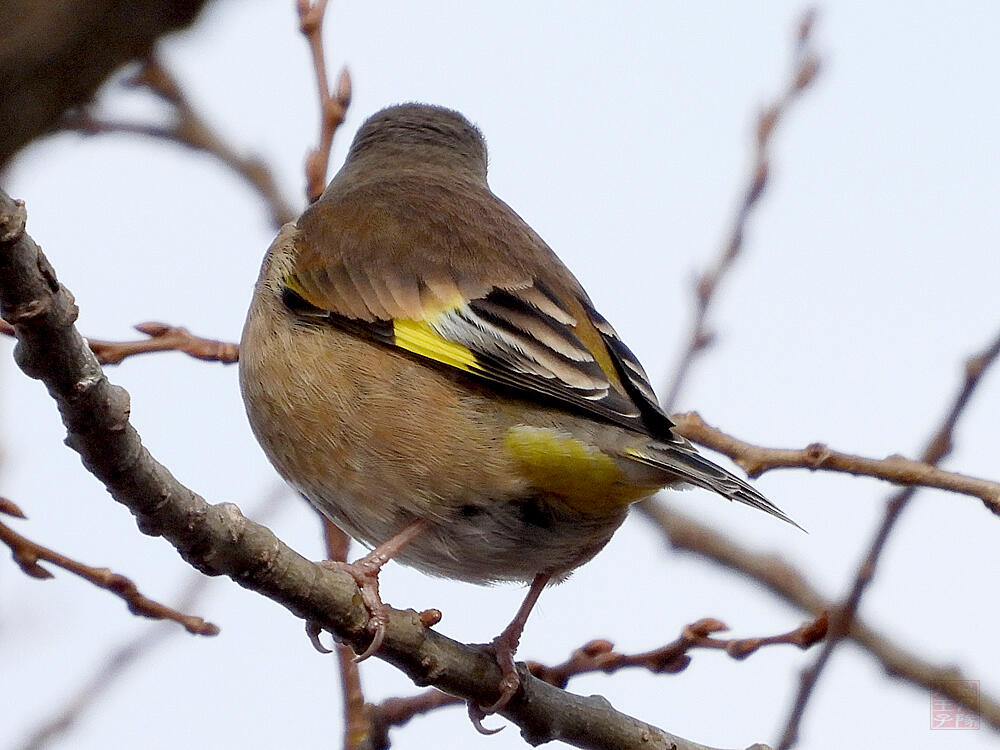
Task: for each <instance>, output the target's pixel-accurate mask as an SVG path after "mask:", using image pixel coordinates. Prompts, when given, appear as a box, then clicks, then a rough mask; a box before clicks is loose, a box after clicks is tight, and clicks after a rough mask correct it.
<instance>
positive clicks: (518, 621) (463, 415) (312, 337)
mask: <svg viewBox="0 0 1000 750" xmlns="http://www.w3.org/2000/svg"><path fill="white" fill-rule="evenodd" d="M240 384H241V387H242V390H243V397H244V400H245V401H246V407H247V413H248V414H249V417H250V424H251V426H252V427H253V431H254V433H255V434H256V436H257V439H258V440H259V441H260V443H261V445H262V446H263V448H264V451H265V452H266V453H267V455H268V457H269V458H270V460H271V462H272V463H273V464H274V465H275V467H276V468H277V470H278V471H279V473H281V475H282V476H283V477H284V478H285V479H286V480H288V481H289V482H290V483H291V484H292V485H294V486H295V487H296V488H297V489H298V490H299V491H300V492H301V493H302V494H303V495H305V496H306V497H307V498H308V499H309V500H310V501H311V502H312V503H313V504H314V505H315V506H316V507H317V508H319V510H321V511H322V512H323V513H324V514H326V515H327V516H328V517H329V518H330V519H331V520H332V521H333V522H334V523H336V524H337V525H338V526H340V527H341V528H342V529H344V530H345V531H346V532H348V533H349V534H350V535H351V536H353V537H354V538H356V539H358V540H360V541H361V542H363V543H365V544H367V545H371V546H375V550H374V551H373V552H372V553H370V554H369V555H367V556H366V557H364V558H362V559H361V560H359V561H358V562H357V563H354V564H353V565H352V566H348V568H349V570H350V571H351V572H352V573H353V574H354V575H355V578H356V580H357V581H358V583H359V585H360V587H361V590H362V593H363V596H364V599H365V602H366V604H367V605H368V608H369V610H370V611H371V614H372V618H371V627H372V629H373V631H374V632H373V638H372V643H371V646H370V648H369V649H368V651H367V652H366V653H365V654H364V655H363V656H366V655H368V654H370V653H373V652H374V651H375V650H377V649H378V648H379V646H380V644H381V641H382V637H383V635H384V631H385V622H386V620H385V609H384V605H383V604H382V602H381V600H380V598H379V596H378V571H379V569H380V568H381V566H382V565H383V564H384V563H385V562H386V561H387V560H388V559H389V558H390V557H392V558H395V559H397V560H399V561H401V562H403V563H406V564H409V565H412V566H414V567H416V568H418V569H420V570H423V571H425V572H427V573H430V574H433V575H440V576H444V577H447V578H456V579H460V580H463V581H471V582H473V583H490V582H494V581H531V587H530V589H529V592H528V595H527V597H526V599H525V602H524V604H523V605H522V607H521V609H520V611H519V612H518V614H517V616H516V617H515V618H514V620H513V622H511V623H510V625H509V626H508V627H507V628H506V629H505V630H504V632H503V633H502V634H501V635H500V636H499V637H498V638H496V639H495V640H494V641H493V644H492V647H493V650H494V652H495V654H496V657H497V660H498V663H499V664H500V666H501V668H502V670H503V674H504V683H503V685H502V686H501V698H500V700H499V701H498V703H497V704H496V705H495V706H492V707H490V709H486V710H495V709H497V708H499V707H500V706H502V705H503V704H505V703H506V702H507V701H508V700H509V699H510V697H511V696H512V695H513V694H514V693H515V692H516V690H517V688H518V677H517V673H516V671H515V669H514V660H513V653H514V650H515V649H516V647H517V643H518V640H519V638H520V634H521V631H522V630H523V627H524V622H525V620H526V618H527V616H528V613H529V612H530V610H531V607H532V605H533V604H534V602H535V600H536V599H537V598H538V595H539V594H540V593H541V591H542V589H543V588H544V587H545V585H546V584H548V583H550V582H553V581H560V580H562V579H563V578H565V577H566V576H567V575H568V574H569V573H570V572H571V571H572V570H573V569H574V568H576V567H578V566H580V565H582V564H583V563H585V562H587V561H588V560H590V559H591V558H592V557H593V556H594V555H595V554H597V552H598V551H599V550H600V549H601V548H602V547H603V546H604V545H605V544H606V543H607V542H608V540H609V539H610V538H611V535H612V534H613V533H614V531H615V530H616V529H617V528H618V526H619V525H620V524H621V523H622V521H623V520H624V518H625V514H626V511H627V509H628V507H629V505H630V503H632V502H635V501H636V500H640V499H642V498H644V497H647V496H649V495H651V494H653V493H654V492H656V491H657V490H659V489H661V488H663V487H672V486H678V485H684V484H691V485H695V486H698V487H703V488H705V489H708V490H711V491H713V492H716V493H718V494H720V495H722V496H723V497H726V498H729V499H730V500H738V501H740V502H742V503H746V504H747V505H752V506H754V507H755V508H760V509H762V510H765V511H767V512H769V513H771V514H773V515H775V516H777V517H778V518H781V519H783V520H786V521H788V520H789V519H788V518H787V517H786V516H785V515H784V514H783V513H782V512H781V511H780V510H779V509H778V508H776V507H775V506H774V505H772V504H771V503H770V502H769V501H768V500H767V499H765V498H764V497H763V496H762V495H761V494H760V493H759V492H758V491H757V490H755V489H754V488H753V487H751V486H750V485H749V484H747V483H746V482H744V481H743V480H741V479H739V478H737V477H735V476H733V475H732V474H730V473H729V472H727V471H726V470H725V469H722V468H720V467H718V466H716V465H715V464H713V463H712V462H711V461H708V460H706V459H705V458H702V457H701V456H699V455H698V453H697V452H696V451H695V449H694V448H693V447H692V446H691V444H690V443H688V442H687V441H686V440H684V439H683V438H681V437H679V436H678V435H676V434H674V432H673V431H672V429H671V428H672V426H673V425H672V423H671V421H670V420H669V419H668V418H667V416H666V414H664V413H663V411H662V410H661V409H660V407H659V405H658V404H657V401H656V396H655V395H654V393H653V389H652V387H651V386H650V384H649V379H648V378H647V377H646V373H645V372H644V371H643V369H642V366H641V365H640V364H639V362H638V360H637V359H636V358H635V356H633V354H632V352H631V351H629V349H628V348H627V347H626V346H625V344H624V343H622V341H621V340H620V339H619V338H618V335H617V334H616V333H615V331H614V329H613V328H612V327H611V325H610V324H609V323H608V321H606V320H605V319H604V318H603V317H601V315H600V314H599V313H598V312H597V310H596V309H595V308H594V305H593V303H592V302H591V301H590V298H589V297H588V296H587V293H586V292H585V291H584V290H583V288H582V287H581V286H580V284H579V282H577V280H576V279H575V278H574V277H573V275H572V274H571V273H570V272H569V270H568V269H567V268H566V267H565V266H564V265H563V264H562V262H560V260H559V258H557V257H556V255H555V254H554V253H553V252H552V250H551V249H549V247H548V245H546V244H545V242H543V241H542V239H541V238H540V237H539V236H538V235H537V234H535V232H534V231H532V229H531V227H529V226H528V225H527V224H526V223H525V222H524V221H523V220H522V219H521V218H520V217H519V216H518V215H517V214H516V213H515V212H514V211H513V210H512V209H511V208H510V207H509V206H507V204H506V203H504V202H503V201H501V200H500V199H499V198H497V197H496V196H495V195H494V194H493V193H492V192H491V191H490V188H489V186H488V185H487V183H486V144H485V143H484V141H483V137H482V135H481V134H480V132H479V131H478V130H477V129H476V128H475V127H474V126H473V125H472V124H471V123H469V121H468V120H466V119H465V118H464V117H463V116H462V115H460V114H459V113H457V112H454V111H451V110H448V109H444V108H441V107H433V106H428V105H423V104H404V105H400V106H396V107H390V108H388V109H385V110H383V111H381V112H379V113H377V114H375V115H374V116H372V117H371V118H370V119H369V120H368V121H367V122H365V124H364V125H363V126H362V127H361V130H360V131H359V132H358V134H357V136H356V137H355V139H354V142H353V144H352V145H351V148H350V152H349V153H348V156H347V161H346V162H345V164H344V166H343V168H342V169H341V170H340V172H339V173H338V174H337V175H336V177H334V179H333V181H332V182H331V183H330V185H329V186H328V187H327V189H326V191H325V192H324V193H323V196H322V197H321V198H320V199H319V200H318V201H317V202H316V203H315V204H314V205H312V206H311V207H310V208H309V209H308V210H307V211H306V212H305V213H304V214H303V215H302V217H301V218H300V219H299V220H298V221H297V222H296V223H294V224H288V225H286V226H285V227H284V228H283V229H282V230H281V232H280V234H279V235H278V237H277V239H276V240H275V241H274V243H273V245H272V246H271V248H270V249H269V250H268V252H267V256H266V257H265V258H264V264H263V268H262V269H261V273H260V278H259V280H258V282H257V286H256V289H255V292H254V297H253V302H252V304H251V307H250V313H249V316H248V318H247V322H246V326H245V328H244V331H243V341H242V344H241V348H240Z"/></svg>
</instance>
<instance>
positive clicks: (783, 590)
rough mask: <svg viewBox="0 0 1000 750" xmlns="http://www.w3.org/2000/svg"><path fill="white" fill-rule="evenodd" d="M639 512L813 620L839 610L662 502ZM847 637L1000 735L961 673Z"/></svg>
mask: <svg viewBox="0 0 1000 750" xmlns="http://www.w3.org/2000/svg"><path fill="white" fill-rule="evenodd" d="M639 509H640V511H641V512H642V514H643V515H644V516H646V517H647V518H648V519H649V520H650V521H652V522H653V524H654V525H655V526H656V528H657V529H659V530H660V531H661V532H662V533H663V534H664V536H665V537H666V541H667V543H668V544H669V545H670V546H671V547H672V548H673V549H675V550H678V551H682V552H690V553H692V554H695V555H698V556H699V557H701V558H703V559H705V560H709V561H711V562H713V563H715V564H717V565H720V566H722V567H723V568H726V569H728V570H731V571H732V572H734V573H737V574H739V575H741V576H743V577H745V578H747V579H749V580H751V581H753V582H754V583H756V584H758V585H760V586H762V587H764V588H766V589H767V590H769V591H770V592H771V593H772V594H774V595H775V596H777V597H779V598H781V599H782V600H783V601H786V602H788V603H789V604H791V605H793V606H796V607H798V608H799V609H801V610H803V611H805V612H808V613H810V614H812V615H818V614H820V613H822V612H828V611H831V610H833V609H835V607H836V604H835V603H834V602H830V601H827V600H826V599H825V598H824V597H823V596H822V595H821V594H820V593H819V591H818V589H817V588H816V586H815V585H813V584H812V583H810V582H809V581H808V580H807V579H806V577H805V575H803V573H802V572H801V571H800V570H798V569H797V568H795V567H793V566H792V565H790V564H789V563H787V562H785V561H784V560H782V559H780V558H779V557H777V556H775V555H772V554H762V553H758V552H751V551H750V550H748V549H746V548H745V547H743V546H741V545H739V544H737V543H736V542H735V541H733V540H732V539H730V538H729V537H727V536H725V535H723V534H720V533H719V532H718V531H715V530H714V529H711V528H709V527H708V526H705V525H704V524H702V523H700V522H698V521H696V520H694V519H693V518H689V517H687V516H685V515H683V514H682V513H679V512H678V511H676V510H672V509H670V508H668V507H667V506H666V505H665V504H664V503H662V502H658V501H647V502H645V503H642V505H640V506H639ZM847 637H848V638H850V639H851V640H852V641H854V642H855V643H856V644H858V645H859V646H860V647H861V648H863V649H864V650H865V651H867V652H868V653H869V654H871V655H872V657H873V658H874V659H876V660H877V661H878V662H879V663H880V664H881V665H882V667H883V669H885V671H886V672H887V673H888V674H889V675H891V676H893V677H896V678H898V679H901V680H905V681H907V682H909V683H911V684H913V685H916V686H918V687H921V688H924V689H926V690H930V691H934V692H937V693H940V694H942V695H944V696H945V697H946V698H948V699H949V700H951V701H952V702H953V703H955V704H956V705H959V706H962V707H963V708H965V709H967V710H969V711H972V712H979V713H980V715H981V716H982V717H983V718H984V719H985V720H986V721H987V722H989V723H990V724H991V725H992V726H993V727H994V728H996V729H998V730H1000V700H997V699H995V698H992V697H990V696H988V695H981V696H980V695H973V694H972V693H971V692H970V691H969V690H967V689H966V688H965V687H964V686H963V683H962V680H963V679H964V678H963V675H962V673H961V672H960V671H959V670H957V669H956V668H954V667H951V666H941V665H937V664H932V663H930V662H928V661H925V660H924V659H922V658H921V657H920V656H918V655H917V654H914V653H913V652H911V651H907V650H906V649H904V648H902V647H901V646H899V645H897V644H896V643H894V642H893V641H892V639H891V638H890V637H889V636H888V635H886V634H884V633H882V632H879V631H878V630H876V629H875V628H872V627H870V626H869V625H867V624H865V623H864V622H862V621H861V620H859V619H857V618H855V619H854V621H853V622H852V623H851V625H850V628H849V629H848V634H847Z"/></svg>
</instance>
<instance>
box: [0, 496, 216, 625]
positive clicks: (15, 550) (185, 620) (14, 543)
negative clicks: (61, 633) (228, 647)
mask: <svg viewBox="0 0 1000 750" xmlns="http://www.w3.org/2000/svg"><path fill="white" fill-rule="evenodd" d="M15 508H16V506H15ZM17 510H18V512H20V509H19V508H17ZM22 517H23V514H22ZM0 542H3V543H4V544H6V545H7V546H8V547H9V548H10V552H11V555H12V556H13V558H14V562H16V563H17V564H18V566H19V567H20V568H21V570H22V571H23V572H24V574H25V575H27V576H31V577H32V578H39V579H43V580H44V579H46V578H52V573H51V572H49V570H48V569H47V568H45V567H44V566H43V565H40V564H39V562H40V561H41V562H47V563H51V564H52V565H55V566H57V567H60V568H62V569H63V570H65V571H68V572H70V573H73V574H74V575H77V576H79V577H80V578H83V579H84V580H85V581H90V582H91V583H92V584H94V585H95V586H97V587H98V588H102V589H106V590H108V591H110V592H111V593H112V594H114V595H115V596H117V597H118V598H120V599H121V600H122V601H124V602H125V604H126V605H127V606H128V609H129V612H131V613H132V614H134V615H139V616H140V617H148V618H150V619H153V620H172V621H174V622H176V623H179V624H181V625H183V626H184V629H185V630H187V631H188V632H189V633H193V634H195V635H218V633H219V628H218V627H217V626H215V625H213V624H212V623H210V622H205V621H204V620H203V619H201V618H200V617H195V616H194V615H186V614H184V613H183V612H178V611H177V610H176V609H171V608H170V607H167V606H166V605H164V604H160V603H159V602H155V601H153V600H152V599H148V598H146V597H145V596H143V595H142V593H140V591H139V588H138V587H137V586H136V585H135V583H134V582H133V581H132V580H131V579H129V578H126V577H125V576H123V575H121V574H119V573H113V572H111V571H110V570H108V569H107V568H93V567H91V566H89V565H84V564H83V563H81V562H77V561H76V560H73V559H72V558H69V557H66V555H63V554H60V553H59V552H56V551H55V550H52V549H49V548H48V547H43V546H42V545H41V544H38V543H37V542H33V541H31V540H30V539H28V538H27V537H24V536H22V535H21V534H18V533H17V532H16V531H14V529H12V528H10V526H8V525H7V524H5V523H3V522H2V521H0Z"/></svg>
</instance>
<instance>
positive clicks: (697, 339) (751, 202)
mask: <svg viewBox="0 0 1000 750" xmlns="http://www.w3.org/2000/svg"><path fill="white" fill-rule="evenodd" d="M815 20H816V11H815V10H814V9H810V10H807V11H806V12H805V13H804V14H803V16H802V19H801V20H800V21H799V25H798V33H797V36H796V43H795V50H794V56H795V57H794V64H795V67H794V69H793V71H792V75H791V77H790V79H789V81H788V84H787V86H786V88H785V91H784V92H783V93H782V94H781V96H779V97H778V99H777V100H776V101H774V102H773V103H772V104H771V105H770V106H769V107H767V108H766V109H765V110H764V111H763V112H762V113H761V114H760V115H759V117H758V118H757V130H756V138H755V140H754V156H753V167H752V168H751V170H750V178H749V180H748V183H747V186H746V188H745V189H744V193H743V201H742V203H741V204H740V207H739V209H738V210H737V212H736V217H735V219H734V220H733V224H732V228H731V229H730V231H729V238H728V239H727V240H726V244H725V246H724V247H723V249H722V253H721V254H720V256H719V257H718V259H717V260H716V261H715V265H714V266H713V267H712V268H710V269H708V270H707V271H705V272H704V273H703V274H702V275H701V277H700V278H698V280H697V282H696V283H695V313H694V320H693V321H692V324H691V333H690V335H689V336H688V341H687V344H686V345H685V348H684V351H683V352H682V353H681V356H680V358H679V360H678V362H677V367H676V368H675V370H674V377H673V380H672V381H671V382H670V385H669V386H668V387H667V390H666V394H667V395H666V397H665V398H664V399H663V407H664V409H665V410H666V411H667V413H669V412H670V411H671V410H673V409H674V407H675V405H676V401H677V397H678V395H679V394H680V390H681V387H682V386H683V384H684V380H685V379H686V377H687V374H688V370H690V368H691V365H692V364H694V361H695V359H697V357H698V356H699V355H700V354H702V353H703V352H704V351H705V349H706V348H708V346H709V345H710V344H711V343H712V341H713V338H714V337H713V334H712V333H711V332H710V331H709V330H708V327H707V325H706V322H705V321H706V318H707V316H708V310H709V307H710V306H711V304H712V301H713V300H714V298H715V293H716V290H717V289H718V287H719V284H720V283H721V282H722V279H723V278H724V277H725V275H726V273H727V272H728V271H729V270H730V268H732V266H733V263H734V262H735V261H736V259H737V258H738V257H739V255H740V253H741V252H742V251H743V236H744V233H745V232H746V227H747V222H748V220H749V218H750V215H751V214H752V213H753V210H754V208H756V206H757V205H758V203H759V202H760V198H761V196H762V195H763V194H764V189H765V188H766V187H767V180H768V175H769V173H770V170H771V166H770V158H771V157H770V153H769V149H770V146H771V137H772V136H773V134H774V131H775V129H776V128H777V126H778V124H779V123H780V122H781V120H782V118H783V117H785V116H786V114H787V111H788V108H789V107H790V106H791V104H792V103H793V102H794V101H795V100H796V99H797V98H798V96H799V95H800V94H801V93H802V92H803V91H804V90H805V89H806V88H807V87H808V86H809V85H810V84H811V83H812V82H813V80H815V78H816V74H817V73H818V72H819V58H818V57H817V56H816V53H815V52H813V51H812V49H811V48H810V44H811V42H812V29H813V25H814V23H815Z"/></svg>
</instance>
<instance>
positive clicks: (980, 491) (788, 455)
mask: <svg viewBox="0 0 1000 750" xmlns="http://www.w3.org/2000/svg"><path fill="white" fill-rule="evenodd" d="M672 419H673V420H674V421H675V422H676V423H677V432H679V433H680V434H681V435H683V436H684V437H686V438H687V439H688V440H691V441H692V442H695V443H698V444H699V445H704V446H705V447H706V448H711V449H712V450H714V451H718V452H719V453H722V454H725V455H727V456H729V457H730V458H731V459H733V460H734V461H735V462H736V463H738V464H739V465H740V467H742V468H743V470H744V471H746V473H747V474H749V475H750V476H751V477H757V476H760V475H761V474H763V473H764V472H765V471H770V470H771V469H791V468H794V469H811V470H814V471H815V470H821V471H836V472H843V473H846V474H854V475H855V476H867V477H876V478H878V479H884V480H886V481H887V482H894V483H895V484H903V485H917V486H920V487H933V488H936V489H939V490H948V491H949V492H959V493H961V494H963V495H971V496H973V497H978V498H979V499H980V500H982V501H983V504H984V505H985V506H986V507H987V508H988V509H989V510H990V511H992V512H993V513H996V514H998V515H1000V484H998V483H997V482H991V481H989V480H988V479H977V478H976V477H970V476H966V475H964V474H956V473H954V472H950V471H944V470H942V469H939V468H937V467H936V466H934V465H932V464H929V463H926V462H924V461H913V460H911V459H908V458H903V457H902V456H898V455H897V456H889V457H888V458H882V459H878V458H865V457H863V456H854V455H851V454H850V453H840V452H838V451H835V450H832V449H831V448H829V447H827V446H826V445H824V444H823V443H812V444H811V445H807V446H806V447H805V448H762V447H760V446H758V445H753V444H751V443H745V442H743V441H742V440H739V439H737V438H734V437H733V436H732V435H727V434H726V433H724V432H722V431H721V430H718V429H716V428H715V427H712V426H711V425H709V424H707V423H706V422H705V421H704V420H703V419H702V418H701V416H699V414H698V413H697V412H693V411H691V412H687V413H685V414H677V415H674V416H673V417H672Z"/></svg>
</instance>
